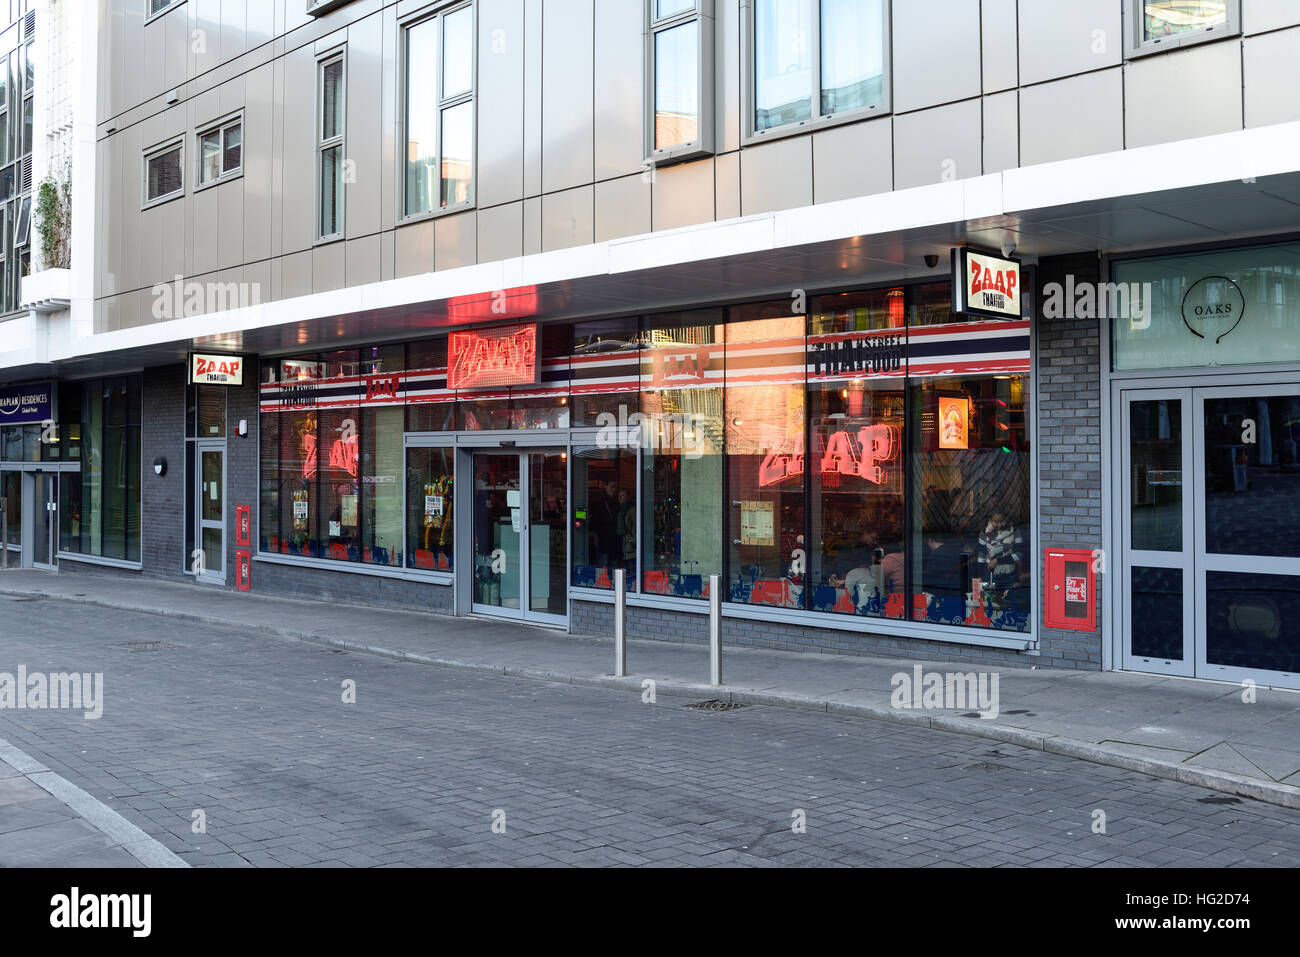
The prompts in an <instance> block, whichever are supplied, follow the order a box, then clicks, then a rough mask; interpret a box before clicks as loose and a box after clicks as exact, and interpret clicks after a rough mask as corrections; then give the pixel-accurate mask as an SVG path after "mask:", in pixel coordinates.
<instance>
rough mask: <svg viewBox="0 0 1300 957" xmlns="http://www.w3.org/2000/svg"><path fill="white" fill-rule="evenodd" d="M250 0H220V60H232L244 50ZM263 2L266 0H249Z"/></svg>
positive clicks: (223, 61)
mask: <svg viewBox="0 0 1300 957" xmlns="http://www.w3.org/2000/svg"><path fill="white" fill-rule="evenodd" d="M249 2H250V0H221V62H222V63H225V62H227V61H229V60H233V59H234V58H235V57H237V56H239V55H240V54H242V53H243V52H244V50H245V44H246V42H247V36H246V34H247V31H248V4H249ZM251 2H253V3H265V2H266V0H251Z"/></svg>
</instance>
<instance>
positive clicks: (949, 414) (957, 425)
mask: <svg viewBox="0 0 1300 957" xmlns="http://www.w3.org/2000/svg"><path fill="white" fill-rule="evenodd" d="M969 447H970V403H969V402H968V401H967V399H966V397H965V396H961V397H959V398H953V397H951V396H942V395H941V396H939V448H941V449H966V448H969Z"/></svg>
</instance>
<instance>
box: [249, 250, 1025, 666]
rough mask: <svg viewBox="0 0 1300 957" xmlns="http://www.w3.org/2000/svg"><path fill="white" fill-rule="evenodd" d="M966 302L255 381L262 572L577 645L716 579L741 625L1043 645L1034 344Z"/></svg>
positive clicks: (783, 310)
mask: <svg viewBox="0 0 1300 957" xmlns="http://www.w3.org/2000/svg"><path fill="white" fill-rule="evenodd" d="M1017 280H1018V273H1017ZM952 288H953V287H952V284H951V283H948V282H943V283H913V284H907V285H894V286H889V287H884V288H872V289H865V290H857V291H851V292H842V293H840V292H836V293H828V294H823V295H813V296H805V295H804V294H803V293H798V294H796V296H795V297H793V298H792V299H786V300H778V301H766V302H751V303H743V304H736V305H728V306H715V307H710V308H705V309H696V310H687V311H678V312H673V313H659V314H654V315H643V316H631V317H625V318H615V319H602V320H597V321H586V322H576V323H565V324H560V323H537V322H531V321H530V322H518V321H515V322H510V323H507V324H504V325H496V326H491V325H488V326H484V327H481V328H471V329H468V330H460V331H453V332H451V333H450V334H449V335H447V336H442V337H438V338H432V339H426V340H420V341H414V342H409V343H405V344H397V345H392V344H388V345H375V346H365V347H360V348H354V349H348V350H342V351H333V352H327V353H310V354H294V355H289V356H284V357H279V358H274V359H272V358H266V357H263V359H262V362H261V374H260V376H259V386H258V391H259V401H260V411H261V415H260V429H259V443H260V463H261V464H260V496H259V497H260V503H259V509H258V513H259V518H258V529H259V533H258V539H259V541H258V549H257V551H258V560H259V563H260V564H264V565H265V566H268V567H270V566H277V565H281V566H283V565H299V566H302V567H304V568H313V569H322V570H326V569H328V570H347V571H352V572H356V573H361V574H370V575H373V576H378V577H380V578H387V579H402V580H404V581H406V582H408V583H412V584H415V585H417V586H418V585H419V584H421V583H423V584H426V585H428V586H430V588H429V594H430V595H431V596H433V598H432V599H431V602H430V604H431V605H433V606H434V607H441V608H442V609H443V610H448V611H454V612H455V613H457V614H484V615H496V616H506V617H513V618H519V619H523V620H529V621H535V622H538V623H541V624H551V625H558V626H564V625H566V624H569V625H572V623H573V619H574V617H575V612H576V611H577V610H578V608H579V607H580V606H589V605H592V604H600V603H607V602H609V601H610V600H611V599H610V596H611V589H612V582H613V580H614V577H615V572H616V571H617V570H619V569H623V570H625V571H626V573H627V581H628V587H629V591H630V592H631V596H630V599H629V600H630V603H631V604H633V605H636V606H641V607H655V608H659V609H667V610H676V611H680V612H683V613H685V614H688V615H689V614H699V613H700V612H702V611H703V610H704V609H705V608H706V607H707V598H708V597H709V578H710V576H711V575H715V574H716V575H720V576H721V581H722V582H723V587H724V588H725V594H724V595H723V601H724V606H725V608H726V609H727V614H728V615H739V616H744V615H747V614H749V615H752V614H755V613H758V614H761V615H763V616H764V617H765V618H766V619H767V620H769V621H771V622H776V623H780V622H782V621H788V622H790V623H792V624H798V625H800V626H812V627H828V628H832V629H836V630H838V631H840V632H849V633H852V632H860V633H875V634H898V635H904V636H910V637H917V638H938V639H943V640H945V641H949V642H956V643H963V642H965V643H970V644H978V645H984V646H992V647H1004V648H1019V649H1023V648H1026V647H1027V646H1028V645H1029V644H1030V643H1032V641H1033V636H1034V629H1035V615H1036V612H1035V607H1036V606H1035V601H1034V595H1035V581H1036V578H1037V565H1036V562H1035V560H1034V556H1035V529H1034V523H1033V521H1032V516H1033V514H1034V498H1035V491H1034V481H1033V475H1034V467H1033V460H1032V452H1031V449H1032V441H1033V438H1032V437H1033V431H1034V422H1033V392H1034V389H1033V380H1032V376H1031V331H1030V330H1031V322H1030V320H1029V319H1028V318H1027V317H1025V316H1022V315H1021V314H1020V313H1021V309H1020V306H1019V297H1018V295H1017V298H1016V299H1015V303H1014V307H1013V310H1014V315H1009V316H1007V317H1005V318H994V317H993V316H992V315H986V316H976V315H974V314H972V313H970V312H966V313H959V312H955V311H954V310H953V305H952ZM999 301H1001V302H1002V303H1003V308H1004V309H1005V302H1006V300H1004V299H1003V300H999Z"/></svg>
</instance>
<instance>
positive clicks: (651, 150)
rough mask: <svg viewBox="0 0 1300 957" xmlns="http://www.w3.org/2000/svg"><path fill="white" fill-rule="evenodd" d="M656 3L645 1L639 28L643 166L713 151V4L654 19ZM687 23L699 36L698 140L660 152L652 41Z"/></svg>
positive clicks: (702, 2) (698, 1) (697, 0)
mask: <svg viewBox="0 0 1300 957" xmlns="http://www.w3.org/2000/svg"><path fill="white" fill-rule="evenodd" d="M656 2H657V0H645V2H644V11H643V12H644V16H645V19H644V21H643V25H642V32H643V35H644V43H645V46H644V50H643V54H642V56H643V63H642V75H643V80H644V82H643V84H642V88H643V97H644V103H643V106H642V114H643V116H644V120H643V123H642V129H641V141H642V148H641V152H642V158H643V160H644V163H645V165H646V166H658V165H666V164H668V163H676V162H680V161H682V160H687V159H695V158H696V157H700V156H711V155H713V154H714V153H715V152H716V150H715V147H714V143H715V126H716V122H715V109H714V103H715V99H716V87H715V79H714V78H715V75H716V70H715V67H714V56H715V54H714V46H715V43H714V34H715V30H714V26H715V23H716V21H715V18H714V0H694V6H693V7H692V8H691V9H689V10H683V11H680V12H678V13H674V14H672V15H670V16H666V17H657V16H656V15H655V5H656ZM688 23H698V24H699V32H698V33H697V34H696V53H695V69H696V77H695V80H696V86H695V88H696V90H697V91H698V101H697V102H696V115H697V116H699V136H697V137H696V138H695V139H693V140H689V141H688V142H685V143H678V144H675V145H673V146H669V147H664V148H662V149H660V148H657V147H656V146H655V80H656V73H657V66H656V62H655V39H656V38H657V37H658V35H659V34H661V33H667V32H668V31H669V30H672V29H675V28H677V27H681V26H684V25H686V24H688Z"/></svg>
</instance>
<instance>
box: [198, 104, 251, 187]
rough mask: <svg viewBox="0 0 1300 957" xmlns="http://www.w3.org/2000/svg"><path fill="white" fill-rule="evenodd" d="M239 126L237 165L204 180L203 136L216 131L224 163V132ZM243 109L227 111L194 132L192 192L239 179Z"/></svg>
mask: <svg viewBox="0 0 1300 957" xmlns="http://www.w3.org/2000/svg"><path fill="white" fill-rule="evenodd" d="M236 126H237V127H239V165H238V166H236V167H235V168H234V169H230V170H226V169H222V171H221V172H219V173H218V174H217V175H216V176H215V177H214V178H213V179H209V180H205V179H204V178H203V138H204V137H205V136H210V135H211V134H213V133H216V134H217V135H218V136H219V137H220V138H221V162H222V164H223V165H224V163H225V160H226V133H227V131H229V130H231V129H233V128H234V127H236ZM244 147H245V143H244V111H243V110H239V111H238V112H236V113H228V114H226V115H225V116H223V117H221V118H220V119H218V120H214V121H213V122H211V123H207V124H205V125H203V126H200V127H199V128H198V130H197V131H196V132H195V134H194V154H195V155H194V162H195V164H196V165H195V169H194V192H196V193H197V192H199V191H200V190H204V189H208V188H209V187H212V186H217V185H220V184H221V183H226V182H229V181H230V180H232V179H239V177H241V176H243V175H244Z"/></svg>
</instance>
